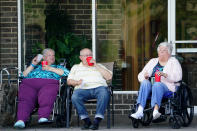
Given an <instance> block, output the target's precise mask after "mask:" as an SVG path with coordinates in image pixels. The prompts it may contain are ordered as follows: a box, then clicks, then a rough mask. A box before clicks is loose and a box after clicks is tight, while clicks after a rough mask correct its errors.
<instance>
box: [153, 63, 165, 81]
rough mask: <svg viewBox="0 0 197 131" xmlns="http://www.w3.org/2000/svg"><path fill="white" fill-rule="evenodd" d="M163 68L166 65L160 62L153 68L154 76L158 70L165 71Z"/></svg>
mask: <svg viewBox="0 0 197 131" xmlns="http://www.w3.org/2000/svg"><path fill="white" fill-rule="evenodd" d="M163 68H164V66H161V65H160V64H159V62H158V63H157V65H156V66H155V67H154V68H153V72H152V76H153V77H154V76H155V73H156V72H157V71H160V72H163Z"/></svg>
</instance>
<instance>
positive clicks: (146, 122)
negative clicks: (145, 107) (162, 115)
mask: <svg viewBox="0 0 197 131" xmlns="http://www.w3.org/2000/svg"><path fill="white" fill-rule="evenodd" d="M152 118H153V117H152V111H147V112H145V113H144V116H143V118H142V120H141V122H142V125H143V126H149V125H150V123H151V121H152Z"/></svg>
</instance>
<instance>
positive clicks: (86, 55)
mask: <svg viewBox="0 0 197 131" xmlns="http://www.w3.org/2000/svg"><path fill="white" fill-rule="evenodd" d="M80 56H83V57H88V56H92V54H89V55H80Z"/></svg>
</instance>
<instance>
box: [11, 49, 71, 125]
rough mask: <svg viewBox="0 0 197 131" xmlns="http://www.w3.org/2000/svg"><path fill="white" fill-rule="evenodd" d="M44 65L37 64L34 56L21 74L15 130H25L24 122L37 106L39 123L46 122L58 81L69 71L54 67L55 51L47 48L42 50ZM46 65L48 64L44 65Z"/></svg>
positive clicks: (57, 66) (57, 88) (55, 94)
mask: <svg viewBox="0 0 197 131" xmlns="http://www.w3.org/2000/svg"><path fill="white" fill-rule="evenodd" d="M43 60H44V61H45V65H43V66H42V65H37V64H38V63H39V60H38V56H36V57H35V58H34V59H33V60H32V63H31V64H30V66H29V67H27V69H26V70H25V71H24V72H23V74H22V76H23V77H24V79H23V80H22V82H21V84H20V87H19V92H18V101H19V103H18V110H17V122H16V123H15V124H14V127H15V128H25V122H26V121H27V119H28V118H29V116H30V114H31V112H32V111H33V110H34V108H35V105H36V103H37V102H38V104H39V109H38V116H39V120H38V122H39V123H44V122H48V117H49V116H50V113H51V111H52V109H53V104H54V101H55V99H56V96H57V92H58V90H59V79H60V78H61V77H62V76H67V75H68V73H69V71H68V70H67V69H65V68H64V67H62V66H59V65H54V62H55V51H54V50H52V49H50V48H47V49H44V50H43ZM46 63H48V64H46Z"/></svg>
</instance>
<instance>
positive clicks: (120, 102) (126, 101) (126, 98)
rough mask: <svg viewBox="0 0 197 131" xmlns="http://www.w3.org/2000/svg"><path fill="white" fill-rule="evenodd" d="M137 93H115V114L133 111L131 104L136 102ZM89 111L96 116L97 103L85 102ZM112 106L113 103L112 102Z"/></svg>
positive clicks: (74, 112) (74, 111)
mask: <svg viewBox="0 0 197 131" xmlns="http://www.w3.org/2000/svg"><path fill="white" fill-rule="evenodd" d="M136 98H137V94H131V93H129V94H124V93H116V94H114V114H115V115H128V114H129V113H130V111H131V106H132V105H133V103H134V102H135V101H134V100H135V99H136ZM85 105H86V108H87V111H88V113H89V115H90V116H94V115H95V112H96V104H85ZM111 106H112V104H111ZM72 111H73V112H72V113H73V115H75V116H76V115H77V112H76V110H75V109H74V107H73V110H72Z"/></svg>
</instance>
